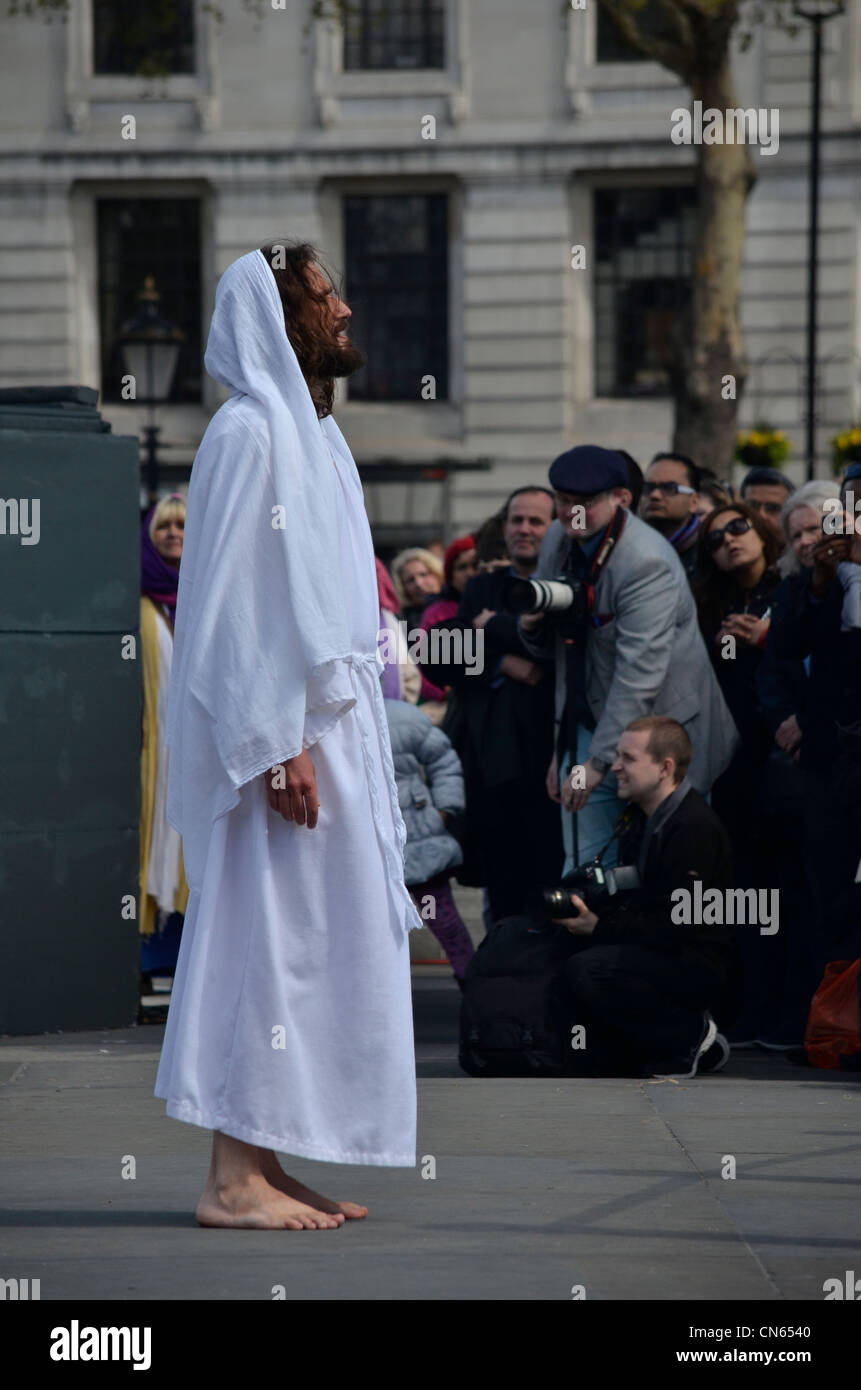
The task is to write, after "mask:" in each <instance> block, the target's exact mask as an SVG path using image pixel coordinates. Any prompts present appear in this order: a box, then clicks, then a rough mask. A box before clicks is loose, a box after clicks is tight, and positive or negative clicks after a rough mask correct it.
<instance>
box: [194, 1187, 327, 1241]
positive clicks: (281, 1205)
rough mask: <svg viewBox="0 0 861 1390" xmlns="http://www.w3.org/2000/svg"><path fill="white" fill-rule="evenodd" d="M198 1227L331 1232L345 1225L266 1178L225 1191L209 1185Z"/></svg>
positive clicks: (204, 1196)
mask: <svg viewBox="0 0 861 1390" xmlns="http://www.w3.org/2000/svg"><path fill="white" fill-rule="evenodd" d="M195 1216H196V1218H197V1222H198V1225H200V1226H220V1227H231V1226H232V1227H239V1228H242V1229H245V1230H248V1229H252V1230H282V1231H283V1230H288V1231H302V1230H305V1231H327V1230H336V1229H337V1228H338V1226H341V1225H343V1222H344V1217H343V1215H341V1216H338V1215H331V1214H328V1213H326V1212H322V1211H318V1210H316V1209H315V1208H314V1207H313V1206H311V1205H309V1203H307V1202H303V1201H301V1200H299V1199H297V1198H296V1197H294V1196H293V1195H292V1194H290V1193H286V1192H284V1191H283V1190H281V1189H280V1188H277V1187H274V1186H273V1185H272V1184H270V1183H268V1182H267V1181H266V1180H265V1179H264V1178H263V1177H262V1176H260V1177H258V1178H255V1179H251V1180H249V1181H246V1182H243V1183H236V1184H233V1185H228V1186H225V1187H222V1188H217V1187H215V1186H214V1185H211V1184H207V1187H206V1190H205V1192H204V1194H203V1196H202V1197H201V1199H200V1202H199V1203H198V1207H197V1211H196V1212H195Z"/></svg>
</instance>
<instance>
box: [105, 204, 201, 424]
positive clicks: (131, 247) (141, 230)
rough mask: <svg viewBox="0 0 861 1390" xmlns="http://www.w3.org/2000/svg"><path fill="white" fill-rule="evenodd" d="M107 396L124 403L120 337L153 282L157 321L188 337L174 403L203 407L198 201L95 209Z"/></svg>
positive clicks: (181, 356) (106, 398)
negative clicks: (146, 286) (149, 280)
mask: <svg viewBox="0 0 861 1390" xmlns="http://www.w3.org/2000/svg"><path fill="white" fill-rule="evenodd" d="M97 216H98V254H99V325H100V331H101V354H102V394H103V397H104V399H105V400H106V401H119V400H121V395H120V390H121V378H122V376H123V373H124V372H125V366H124V364H123V359H122V353H121V352H120V349H119V347H118V346H117V334H118V333H119V331H120V329H121V328H122V326H123V324H124V323H126V322H127V321H128V320H129V319H131V318H134V317H135V315H136V314H137V313H138V310H139V307H140V306H139V303H138V295H139V294H140V291H141V289H142V287H143V283H144V280H145V279H146V277H147V275H152V277H153V279H154V280H155V287H156V289H157V290H158V292H159V294H160V295H161V299H160V300H159V304H158V310H159V314H160V315H161V316H162V317H163V318H166V319H169V320H170V321H171V322H172V323H175V324H177V325H178V326H179V327H180V328H181V329H182V331H183V332H184V334H185V342H184V343H183V344H182V347H181V348H180V351H179V360H178V362H177V367H176V374H175V376H174V379H173V389H172V391H171V394H170V400H171V401H172V402H180V401H194V402H199V401H200V399H201V358H202V351H201V334H200V315H201V296H200V204H199V202H198V200H197V199H196V198H103V199H100V200H99V202H98V204H97Z"/></svg>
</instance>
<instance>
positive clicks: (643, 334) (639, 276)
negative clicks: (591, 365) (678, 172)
mask: <svg viewBox="0 0 861 1390" xmlns="http://www.w3.org/2000/svg"><path fill="white" fill-rule="evenodd" d="M695 218H696V194H695V191H694V189H693V188H689V187H680V188H632V189H601V190H598V191H596V193H595V354H596V360H595V393H596V395H599V396H646V395H666V394H667V392H668V390H669V376H668V371H667V367H668V363H669V357H670V335H671V332H672V329H673V325H674V323H675V320H676V317H677V316H678V314H679V312H680V311H681V310H682V309H683V308H684V307H685V305H686V304H687V302H688V298H689V295H690V280H691V266H692V247H693V243H694V224H695Z"/></svg>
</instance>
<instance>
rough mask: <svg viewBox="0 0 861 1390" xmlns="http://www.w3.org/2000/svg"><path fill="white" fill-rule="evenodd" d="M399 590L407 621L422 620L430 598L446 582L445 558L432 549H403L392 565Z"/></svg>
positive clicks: (410, 622) (396, 587)
mask: <svg viewBox="0 0 861 1390" xmlns="http://www.w3.org/2000/svg"><path fill="white" fill-rule="evenodd" d="M389 571H390V573H391V576H392V581H393V583H394V586H395V593H396V594H397V596H398V598H399V599H400V603H401V613H402V615H403V617H404V618H405V619H406V621H407V623H409V624H410V625H412V623H413V622H418V620H419V618H420V617H421V614H422V611H423V610H424V608H425V605H426V604H427V602H428V600H429V599H430V598H432V597H435V596H436V595H437V594H438V593H439V591H440V589H441V588H442V586H443V582H444V580H445V572H444V570H443V564H442V560H440V558H439V556H438V555H434V554H433V552H432V551H430V550H423V549H422V548H421V546H412V547H411V548H410V549H409V550H401V551H400V552H399V553H398V554H397V555H396V556H395V558H394V560H392V563H391V564H390V566H389Z"/></svg>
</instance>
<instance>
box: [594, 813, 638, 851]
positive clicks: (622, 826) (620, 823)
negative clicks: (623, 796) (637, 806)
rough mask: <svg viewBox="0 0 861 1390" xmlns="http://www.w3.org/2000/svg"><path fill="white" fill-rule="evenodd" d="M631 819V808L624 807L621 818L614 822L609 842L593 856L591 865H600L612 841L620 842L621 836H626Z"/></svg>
mask: <svg viewBox="0 0 861 1390" xmlns="http://www.w3.org/2000/svg"><path fill="white" fill-rule="evenodd" d="M633 819H634V811H633V807H631V806H626V807H625V809H624V811H623V812H622V814H621V816H620V817H619V819H618V820H617V821H616V824H615V825H614V826H613V833H612V835H611V836H610V838H609V840H608V841H607V843H606V845H604V847H603V849H601V850H599V851H598V853H597V854H596V855H595V858H594V859H591V860H590V861H589V862H590V863H591V864H600V863H601V860H602V859H603V858H604V855H605V854H606V853H607V850H608V849H609V848H610V846H611V845H612V843H613V841H614V840H620V839H621V838H622V836H623V835H624V834H626V832H627V831H628V830H629V829H630V826H631V822H632V820H633Z"/></svg>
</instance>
